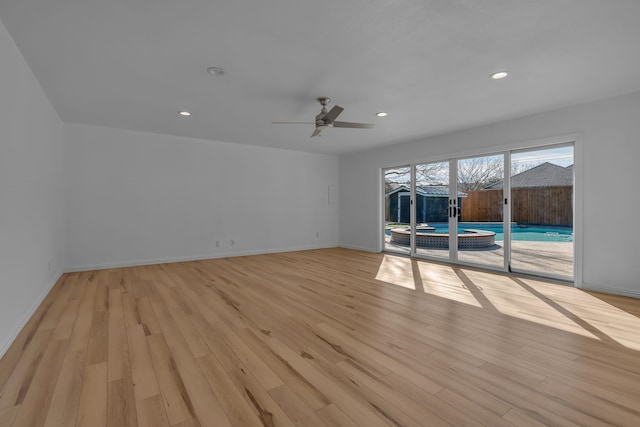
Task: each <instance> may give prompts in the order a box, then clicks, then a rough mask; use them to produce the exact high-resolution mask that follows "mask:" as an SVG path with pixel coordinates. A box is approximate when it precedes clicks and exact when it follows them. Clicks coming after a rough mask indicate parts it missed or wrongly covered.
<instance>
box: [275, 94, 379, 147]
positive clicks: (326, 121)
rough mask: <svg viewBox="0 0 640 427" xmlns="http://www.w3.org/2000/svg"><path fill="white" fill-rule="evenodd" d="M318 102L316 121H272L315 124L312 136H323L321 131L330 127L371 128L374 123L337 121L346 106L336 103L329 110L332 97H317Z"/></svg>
mask: <svg viewBox="0 0 640 427" xmlns="http://www.w3.org/2000/svg"><path fill="white" fill-rule="evenodd" d="M317 100H318V102H319V103H320V105H321V106H322V109H321V110H320V114H318V115H317V116H316V120H315V122H271V123H273V124H287V125H288V124H314V123H315V125H316V129H315V130H314V131H313V133H312V134H311V137H312V138H313V137H314V136H321V135H320V132H322V131H323V130H327V129H330V128H351V129H371V128H372V127H373V124H371V123H355V122H339V121H336V119H337V118H338V116H339V115H340V113H342V112H343V111H344V108H342V107H340V106H339V105H334V106H333V108H331V110H329V111H327V104H329V103H330V102H331V99H330V98H327V97H320V98H317Z"/></svg>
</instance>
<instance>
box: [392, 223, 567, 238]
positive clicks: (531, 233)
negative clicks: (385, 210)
mask: <svg viewBox="0 0 640 427" xmlns="http://www.w3.org/2000/svg"><path fill="white" fill-rule="evenodd" d="M429 226H431V227H435V230H433V231H428V232H429V233H442V234H447V233H449V225H448V224H437V223H430V224H429ZM465 229H473V230H486V231H493V232H494V233H496V237H495V239H496V241H504V233H503V229H502V224H487V223H473V222H466V223H461V224H458V234H462V233H463V232H464V230H465ZM387 234H390V231H389V230H387ZM511 240H521V241H528V242H573V229H572V228H571V227H550V226H540V225H517V224H513V225H512V226H511Z"/></svg>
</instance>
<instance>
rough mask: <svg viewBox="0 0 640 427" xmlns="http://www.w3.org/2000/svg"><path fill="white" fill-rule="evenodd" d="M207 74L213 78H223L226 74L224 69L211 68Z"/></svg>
mask: <svg viewBox="0 0 640 427" xmlns="http://www.w3.org/2000/svg"><path fill="white" fill-rule="evenodd" d="M207 73H209V74H211V75H212V76H221V75H223V74H224V68H220V67H209V68H207Z"/></svg>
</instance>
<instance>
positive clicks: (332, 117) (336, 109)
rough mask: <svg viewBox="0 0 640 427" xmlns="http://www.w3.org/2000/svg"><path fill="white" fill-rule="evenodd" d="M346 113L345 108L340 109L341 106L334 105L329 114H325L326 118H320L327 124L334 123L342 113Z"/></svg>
mask: <svg viewBox="0 0 640 427" xmlns="http://www.w3.org/2000/svg"><path fill="white" fill-rule="evenodd" d="M343 111H344V108H342V107H340V106H339V105H334V107H333V108H332V109H331V110H329V112H328V113H327V114H325V115H324V116H322V117H320V119H321V120H322V121H323V122H325V123H327V124H328V123H333V121H334V120H335V119H336V118H337V117H338V116H339V115H340V113H342V112H343Z"/></svg>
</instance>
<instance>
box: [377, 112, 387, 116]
mask: <svg viewBox="0 0 640 427" xmlns="http://www.w3.org/2000/svg"><path fill="white" fill-rule="evenodd" d="M388 115H389V113H385V112H384V111H380V112H379V113H376V116H378V117H386V116H388Z"/></svg>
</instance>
